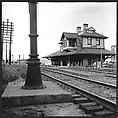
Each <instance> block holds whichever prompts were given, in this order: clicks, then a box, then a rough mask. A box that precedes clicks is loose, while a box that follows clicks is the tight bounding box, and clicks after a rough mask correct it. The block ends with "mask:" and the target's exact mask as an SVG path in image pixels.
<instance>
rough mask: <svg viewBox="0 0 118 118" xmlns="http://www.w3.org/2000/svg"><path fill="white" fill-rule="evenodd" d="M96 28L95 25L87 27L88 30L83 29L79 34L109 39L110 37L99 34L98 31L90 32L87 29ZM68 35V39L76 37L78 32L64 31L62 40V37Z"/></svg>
mask: <svg viewBox="0 0 118 118" xmlns="http://www.w3.org/2000/svg"><path fill="white" fill-rule="evenodd" d="M91 29H93V30H95V29H94V28H93V27H89V28H87V29H86V30H82V31H80V32H79V33H78V36H85V37H96V38H103V39H107V38H108V37H106V36H104V35H102V34H99V33H97V32H95V31H94V32H93V33H89V32H87V30H91ZM64 37H66V38H67V39H75V38H76V37H77V33H70V32H63V33H62V37H61V41H62V39H63V38H64Z"/></svg>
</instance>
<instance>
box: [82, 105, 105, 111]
mask: <svg viewBox="0 0 118 118" xmlns="http://www.w3.org/2000/svg"><path fill="white" fill-rule="evenodd" d="M83 109H84V110H85V112H86V113H93V112H97V111H101V110H103V109H104V107H103V106H102V105H93V106H87V107H84V108H83Z"/></svg>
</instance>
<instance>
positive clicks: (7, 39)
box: [2, 19, 14, 65]
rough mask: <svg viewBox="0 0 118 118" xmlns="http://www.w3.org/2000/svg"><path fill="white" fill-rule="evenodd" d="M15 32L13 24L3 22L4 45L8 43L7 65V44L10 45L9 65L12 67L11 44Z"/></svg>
mask: <svg viewBox="0 0 118 118" xmlns="http://www.w3.org/2000/svg"><path fill="white" fill-rule="evenodd" d="M13 31H14V26H13V23H12V22H9V19H7V22H4V21H3V24H2V43H6V63H7V43H9V65H11V44H12V36H13V35H12V34H13Z"/></svg>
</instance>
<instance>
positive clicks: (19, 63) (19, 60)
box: [19, 55, 20, 64]
mask: <svg viewBox="0 0 118 118" xmlns="http://www.w3.org/2000/svg"><path fill="white" fill-rule="evenodd" d="M19 64H20V55H19Z"/></svg>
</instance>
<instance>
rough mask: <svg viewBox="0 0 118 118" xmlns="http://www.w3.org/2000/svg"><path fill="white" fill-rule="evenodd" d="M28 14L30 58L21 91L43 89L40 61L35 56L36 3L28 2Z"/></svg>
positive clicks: (36, 55) (36, 35)
mask: <svg viewBox="0 0 118 118" xmlns="http://www.w3.org/2000/svg"><path fill="white" fill-rule="evenodd" d="M29 14H30V34H29V37H30V55H29V56H30V58H29V59H28V60H27V61H28V63H27V64H28V68H27V74H26V81H25V85H24V86H22V88H23V89H42V88H44V86H43V82H42V78H41V71H40V59H38V56H39V55H38V54H37V37H38V34H37V3H36V2H29Z"/></svg>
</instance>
